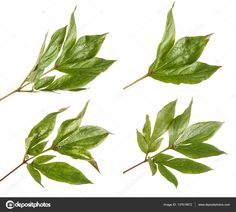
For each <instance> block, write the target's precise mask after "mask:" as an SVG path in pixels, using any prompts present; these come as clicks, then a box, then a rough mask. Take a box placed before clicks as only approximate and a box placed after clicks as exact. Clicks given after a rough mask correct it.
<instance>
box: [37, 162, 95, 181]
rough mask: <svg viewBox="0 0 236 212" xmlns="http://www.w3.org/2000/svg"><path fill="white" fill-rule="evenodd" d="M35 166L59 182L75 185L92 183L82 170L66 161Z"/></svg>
mask: <svg viewBox="0 0 236 212" xmlns="http://www.w3.org/2000/svg"><path fill="white" fill-rule="evenodd" d="M35 166H36V168H37V169H38V170H39V171H40V172H41V173H42V174H43V175H45V176H46V177H48V178H49V179H52V180H55V181H58V182H64V183H69V184H74V185H80V184H88V183H91V181H90V180H88V179H87V178H86V177H85V176H84V174H83V173H82V172H81V171H80V170H78V169H77V168H75V167H73V166H71V165H69V164H67V163H64V162H54V163H47V164H37V165H35Z"/></svg>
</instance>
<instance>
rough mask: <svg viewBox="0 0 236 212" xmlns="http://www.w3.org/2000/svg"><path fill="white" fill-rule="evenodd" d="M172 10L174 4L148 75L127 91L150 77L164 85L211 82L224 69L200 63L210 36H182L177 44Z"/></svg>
mask: <svg viewBox="0 0 236 212" xmlns="http://www.w3.org/2000/svg"><path fill="white" fill-rule="evenodd" d="M173 7H174V4H173V6H172V8H171V9H170V10H169V12H168V14H167V20H166V27H165V32H164V35H163V37H162V40H161V42H160V44H159V46H158V48H157V54H156V58H155V60H154V62H153V63H152V64H151V65H150V67H149V70H148V73H147V74H145V75H144V76H142V77H141V78H139V79H137V80H135V81H134V82H132V83H131V84H129V85H127V86H125V87H124V89H126V88H128V87H130V86H132V85H134V84H135V83H137V82H139V81H141V80H143V79H145V78H147V77H151V78H153V79H155V80H159V81H162V82H165V83H173V84H181V83H184V84H197V83H200V82H202V81H203V80H206V79H208V78H209V77H210V76H211V75H212V74H214V73H215V72H216V71H217V70H218V69H219V68H220V67H221V66H215V65H208V64H206V63H202V62H199V61H198V58H199V57H200V56H201V54H202V52H203V50H204V48H205V46H206V45H207V43H208V41H209V39H210V36H211V34H208V35H205V36H194V37H189V36H188V37H183V38H180V39H179V40H177V41H176V42H175V23H174V18H173V13H172V10H173Z"/></svg>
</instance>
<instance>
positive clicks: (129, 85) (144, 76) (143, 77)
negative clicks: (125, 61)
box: [123, 74, 149, 90]
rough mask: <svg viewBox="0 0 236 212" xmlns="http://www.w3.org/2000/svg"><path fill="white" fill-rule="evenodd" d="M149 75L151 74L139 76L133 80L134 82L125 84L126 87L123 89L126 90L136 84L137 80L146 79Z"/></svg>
mask: <svg viewBox="0 0 236 212" xmlns="http://www.w3.org/2000/svg"><path fill="white" fill-rule="evenodd" d="M148 76H149V74H145V75H143V76H142V77H140V78H138V79H137V80H135V81H134V82H132V83H130V84H128V85H127V86H125V87H124V88H123V90H125V89H127V88H129V87H131V86H132V85H134V84H136V83H137V82H139V81H141V80H143V79H145V78H146V77H148Z"/></svg>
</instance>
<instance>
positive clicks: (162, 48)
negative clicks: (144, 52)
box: [152, 4, 175, 67]
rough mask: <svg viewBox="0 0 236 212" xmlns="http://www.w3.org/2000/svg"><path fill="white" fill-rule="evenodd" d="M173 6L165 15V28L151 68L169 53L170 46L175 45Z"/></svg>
mask: <svg viewBox="0 0 236 212" xmlns="http://www.w3.org/2000/svg"><path fill="white" fill-rule="evenodd" d="M173 7H174V4H173V5H172V7H171V9H170V10H169V12H168V14H167V19H166V27H165V32H164V35H163V37H162V41H161V43H160V44H159V46H158V49H157V56H156V60H155V61H154V64H153V65H152V66H155V67H157V66H158V65H159V63H160V61H161V60H162V59H163V58H164V57H165V55H166V54H167V53H168V52H169V50H170V49H171V48H172V46H173V45H174V43H175V23H174V18H173V13H172V10H173Z"/></svg>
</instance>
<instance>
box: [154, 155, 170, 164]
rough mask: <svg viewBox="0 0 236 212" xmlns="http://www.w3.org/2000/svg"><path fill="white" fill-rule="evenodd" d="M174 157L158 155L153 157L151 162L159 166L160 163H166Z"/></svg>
mask: <svg viewBox="0 0 236 212" xmlns="http://www.w3.org/2000/svg"><path fill="white" fill-rule="evenodd" d="M173 158H174V157H173V156H171V155H167V154H163V153H158V154H157V155H155V156H154V157H153V161H154V162H155V163H157V164H161V163H162V162H165V161H168V160H170V159H173Z"/></svg>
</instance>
